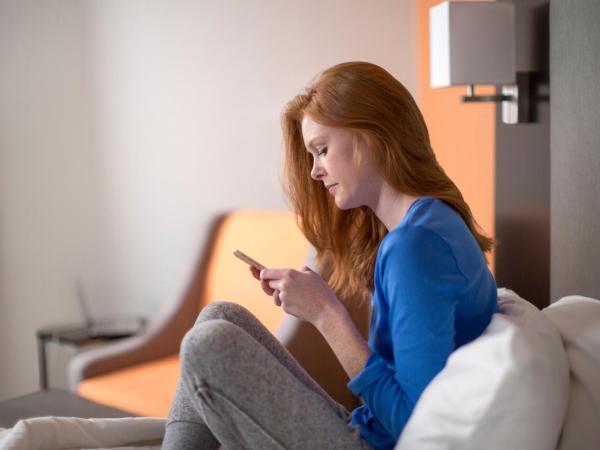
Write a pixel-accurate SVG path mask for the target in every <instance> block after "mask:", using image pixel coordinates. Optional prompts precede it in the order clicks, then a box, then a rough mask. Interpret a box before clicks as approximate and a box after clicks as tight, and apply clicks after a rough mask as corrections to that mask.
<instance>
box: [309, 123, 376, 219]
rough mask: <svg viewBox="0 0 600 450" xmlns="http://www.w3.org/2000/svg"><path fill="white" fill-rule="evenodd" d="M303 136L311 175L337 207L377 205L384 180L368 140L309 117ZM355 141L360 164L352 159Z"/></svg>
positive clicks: (348, 207) (349, 207) (372, 206)
mask: <svg viewBox="0 0 600 450" xmlns="http://www.w3.org/2000/svg"><path fill="white" fill-rule="evenodd" d="M302 136H303V138H304V145H305V147H306V149H307V150H308V152H310V154H311V155H312V157H313V166H312V170H311V171H310V176H311V177H312V178H313V179H314V180H317V181H320V182H322V183H323V189H327V190H328V191H329V193H330V194H331V195H333V197H334V200H335V204H336V205H337V207H338V208H340V209H351V208H357V207H359V206H364V205H366V206H369V207H371V208H374V207H375V206H376V202H377V199H378V196H379V192H380V189H381V183H382V179H381V176H380V174H379V172H378V171H377V170H376V168H375V165H374V164H373V162H372V161H371V158H370V157H369V153H370V149H369V148H367V142H366V139H364V138H362V137H361V136H359V135H357V134H355V133H352V132H351V131H349V130H346V129H344V128H337V127H328V126H325V125H321V124H319V123H317V122H315V121H314V120H312V119H311V117H310V116H309V115H308V114H305V115H304V118H303V119H302ZM355 142H356V143H357V145H358V146H359V147H360V148H361V149H362V152H361V158H360V162H359V163H358V164H357V163H356V162H355V161H354V160H353V153H354V143H355Z"/></svg>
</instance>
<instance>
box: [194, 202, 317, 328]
mask: <svg viewBox="0 0 600 450" xmlns="http://www.w3.org/2000/svg"><path fill="white" fill-rule="evenodd" d="M234 248H237V249H239V250H241V251H242V252H244V253H246V254H247V255H248V256H250V257H252V258H253V259H255V260H256V261H258V262H260V263H261V264H264V265H265V266H267V267H270V268H292V269H296V270H299V269H300V268H301V267H302V265H303V264H304V263H305V262H306V260H307V257H308V255H309V248H310V246H309V243H308V241H307V240H306V238H305V237H304V235H303V234H302V233H301V232H300V230H299V229H298V226H297V224H296V219H295V215H294V213H292V212H289V211H282V210H236V211H234V212H231V213H230V214H228V215H227V216H225V218H224V219H223V221H222V222H221V223H220V226H219V228H218V230H217V232H216V235H215V241H214V242H213V243H212V250H211V252H210V256H209V261H208V265H207V272H206V278H205V283H204V291H203V293H202V295H201V298H200V304H199V307H200V309H201V308H202V307H203V306H205V305H206V304H208V303H210V302H212V301H215V300H228V301H232V302H235V303H239V304H240V305H243V306H244V307H245V308H247V309H248V310H249V311H250V312H252V313H253V314H254V315H255V316H256V317H258V319H259V320H260V321H261V322H262V323H263V324H264V325H265V326H266V327H267V328H268V329H269V330H270V331H271V332H273V333H274V332H275V331H276V330H277V329H278V328H279V326H280V324H281V322H282V320H283V317H284V314H285V313H284V312H283V310H282V309H281V308H280V307H277V306H275V305H274V303H273V299H272V298H270V297H269V296H268V295H267V294H265V293H264V292H263V290H262V289H261V287H260V282H259V281H258V280H256V279H255V278H254V277H253V276H252V274H251V273H250V270H249V269H248V265H247V264H245V263H244V262H242V261H240V260H239V259H238V258H236V257H235V256H233V253H232V252H233V249H234Z"/></svg>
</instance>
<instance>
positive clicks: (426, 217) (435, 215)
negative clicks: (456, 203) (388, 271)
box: [382, 196, 468, 247]
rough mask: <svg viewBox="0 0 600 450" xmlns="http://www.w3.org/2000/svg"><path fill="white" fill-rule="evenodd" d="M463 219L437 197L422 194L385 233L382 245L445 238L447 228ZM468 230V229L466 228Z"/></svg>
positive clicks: (415, 242) (417, 242) (418, 242)
mask: <svg viewBox="0 0 600 450" xmlns="http://www.w3.org/2000/svg"><path fill="white" fill-rule="evenodd" d="M461 222H462V223H463V224H464V221H463V220H462V218H461V217H460V215H458V213H457V212H456V211H455V210H454V209H453V208H452V207H450V206H449V205H448V204H447V203H445V202H444V201H443V200H440V199H439V198H437V197H431V196H424V197H420V198H419V199H417V200H416V201H415V202H414V203H413V204H412V205H411V207H410V208H409V210H408V212H407V213H406V215H405V216H404V218H403V219H402V220H401V221H400V223H399V224H398V225H397V226H396V227H394V228H393V229H391V230H390V231H389V232H388V234H386V235H385V237H384V239H383V241H382V244H385V245H383V246H384V247H387V246H389V245H398V244H404V245H407V244H413V245H419V244H420V241H422V240H427V239H435V238H440V239H442V240H445V235H447V233H446V232H445V231H447V229H448V228H450V227H456V226H457V225H458V226H460V223H461ZM467 231H468V229H467Z"/></svg>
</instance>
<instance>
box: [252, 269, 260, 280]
mask: <svg viewBox="0 0 600 450" xmlns="http://www.w3.org/2000/svg"><path fill="white" fill-rule="evenodd" d="M250 272H251V273H252V276H253V277H254V278H256V279H257V280H260V270H258V269H257V268H256V267H254V266H250Z"/></svg>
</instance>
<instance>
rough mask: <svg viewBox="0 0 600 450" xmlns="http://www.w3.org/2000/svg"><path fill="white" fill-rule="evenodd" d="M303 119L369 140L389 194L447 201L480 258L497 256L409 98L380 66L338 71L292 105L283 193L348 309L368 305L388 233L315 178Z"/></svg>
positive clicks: (350, 65) (285, 118) (286, 123)
mask: <svg viewBox="0 0 600 450" xmlns="http://www.w3.org/2000/svg"><path fill="white" fill-rule="evenodd" d="M305 114H308V115H309V116H310V117H311V119H312V120H314V121H315V122H318V123H320V124H322V125H325V126H330V127H342V128H344V129H347V130H349V131H351V132H354V133H356V135H361V136H363V137H364V138H366V140H367V142H368V143H369V144H370V145H369V146H368V151H369V152H370V156H371V158H372V160H373V161H374V163H375V165H376V167H377V168H378V170H379V172H380V173H381V175H382V177H383V178H384V179H385V180H386V181H387V183H388V184H389V185H390V186H392V187H393V188H394V189H395V190H397V191H398V192H402V193H405V194H408V195H414V196H423V195H429V196H434V197H437V198H439V199H441V200H443V201H445V202H446V203H448V204H449V205H450V206H451V207H453V208H454V209H455V210H456V211H457V212H458V213H459V214H460V215H461V217H462V218H463V220H464V221H465V223H466V225H467V226H468V227H469V230H470V231H471V233H472V234H473V236H474V237H475V239H476V241H477V243H478V244H479V247H480V248H481V250H482V252H484V253H485V252H488V251H490V250H491V249H492V247H493V246H494V240H493V239H491V238H490V237H488V236H486V235H485V234H483V233H482V232H481V231H480V228H479V226H478V225H477V223H476V222H475V219H474V218H473V214H472V213H471V210H470V208H469V206H468V205H467V204H466V202H465V201H464V199H463V196H462V194H461V193H460V191H459V189H458V188H457V187H456V185H455V184H454V183H453V182H452V180H450V178H449V177H448V176H447V175H446V173H445V172H444V170H443V169H442V167H441V166H440V165H439V164H438V162H437V160H436V157H435V154H434V152H433V149H432V148H431V144H430V142H429V133H428V131H427V126H426V125H425V121H424V119H423V116H422V114H421V112H420V111H419V108H418V107H417V104H416V103H415V101H414V99H413V97H412V95H411V94H410V92H409V91H408V90H407V89H406V88H405V87H404V86H403V85H402V84H401V83H400V82H399V81H398V80H396V79H395V78H394V77H393V76H392V75H390V74H389V73H388V72H387V71H386V70H384V69H382V68H381V67H379V66H376V65H374V64H370V63H366V62H347V63H342V64H337V65H335V66H333V67H330V68H328V69H326V70H324V71H323V72H321V73H320V74H318V75H317V77H316V78H315V79H314V80H313V81H312V82H311V83H310V84H309V85H308V86H307V87H306V88H305V89H304V91H303V92H302V93H301V94H299V95H297V96H296V97H294V98H293V99H292V100H291V101H290V102H288V103H287V105H286V106H285V108H284V111H283V113H282V118H281V123H282V129H283V140H284V147H285V163H284V177H285V183H284V186H283V188H284V191H285V192H286V195H287V197H288V199H289V200H290V202H291V206H292V208H293V209H294V211H295V212H296V213H297V215H298V225H299V227H300V229H301V230H302V232H303V233H304V235H305V236H306V238H307V239H308V240H309V241H310V242H311V243H312V245H313V246H314V247H315V249H316V251H317V258H316V259H317V264H318V266H319V272H320V273H321V275H322V276H323V278H324V279H325V280H326V281H327V282H328V283H329V285H330V286H331V287H332V289H333V290H334V291H335V292H336V294H337V295H338V297H339V298H340V299H341V300H342V301H344V302H349V301H352V300H357V301H364V300H366V299H368V298H369V296H370V294H371V291H372V290H373V284H374V280H373V276H374V275H373V273H374V268H375V259H376V256H377V249H378V248H379V245H380V243H381V240H382V239H383V237H384V236H385V235H386V234H387V229H386V227H385V226H384V225H383V223H381V221H380V220H379V219H378V218H377V217H376V216H375V214H374V213H373V211H372V210H371V209H370V208H368V207H366V206H362V207H359V208H355V209H350V210H340V209H338V208H337V207H336V205H335V203H334V201H333V199H332V198H331V196H329V195H328V193H327V192H326V190H325V188H324V186H323V184H322V183H320V182H318V181H315V180H313V179H312V178H311V176H310V170H311V167H312V161H311V156H310V154H309V153H308V152H307V151H306V148H305V145H304V140H303V136H302V128H301V122H302V119H303V117H304V115H305Z"/></svg>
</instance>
